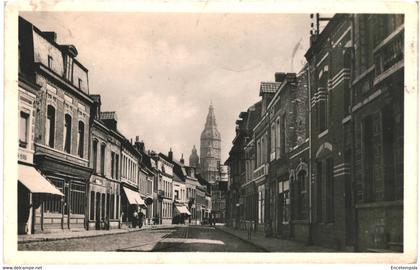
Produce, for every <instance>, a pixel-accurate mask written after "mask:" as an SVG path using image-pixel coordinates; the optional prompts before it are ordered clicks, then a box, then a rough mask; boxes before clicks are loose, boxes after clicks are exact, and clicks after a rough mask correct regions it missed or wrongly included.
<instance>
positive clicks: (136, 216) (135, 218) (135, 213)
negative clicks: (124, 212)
mask: <svg viewBox="0 0 420 270" xmlns="http://www.w3.org/2000/svg"><path fill="white" fill-rule="evenodd" d="M138 217H139V214H138V213H137V211H134V212H133V222H132V223H133V228H136V227H137V220H138Z"/></svg>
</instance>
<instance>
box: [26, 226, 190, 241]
mask: <svg viewBox="0 0 420 270" xmlns="http://www.w3.org/2000/svg"><path fill="white" fill-rule="evenodd" d="M176 226H185V225H179V224H170V225H144V226H143V227H141V228H128V227H127V228H122V229H111V230H89V231H87V230H84V229H78V230H57V231H52V232H47V233H36V234H31V235H18V244H22V243H30V242H42V241H55V240H64V239H77V238H88V237H96V236H102V235H112V234H121V233H129V232H136V231H143V230H156V229H165V228H173V227H176Z"/></svg>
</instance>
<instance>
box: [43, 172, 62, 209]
mask: <svg viewBox="0 0 420 270" xmlns="http://www.w3.org/2000/svg"><path fill="white" fill-rule="evenodd" d="M51 183H52V184H53V185H54V186H55V187H56V188H57V189H58V190H60V191H61V192H63V193H64V195H66V197H67V194H66V193H65V191H64V181H63V180H58V179H51ZM61 210H62V203H61V200H60V199H59V198H57V196H55V195H49V194H47V195H45V202H44V211H45V212H46V213H48V212H51V213H61Z"/></svg>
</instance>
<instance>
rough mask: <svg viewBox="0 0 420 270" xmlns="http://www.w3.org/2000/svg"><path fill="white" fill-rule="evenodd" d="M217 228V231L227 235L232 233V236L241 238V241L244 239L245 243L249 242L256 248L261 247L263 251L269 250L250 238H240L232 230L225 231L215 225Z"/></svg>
mask: <svg viewBox="0 0 420 270" xmlns="http://www.w3.org/2000/svg"><path fill="white" fill-rule="evenodd" d="M215 228H216V229H217V230H219V231H222V232H224V233H227V234H229V235H232V236H234V237H236V238H238V239H240V240H242V241H244V242H246V243H248V244H250V245H252V246H254V247H256V248H258V249H261V250H262V251H264V252H271V251H270V250H268V249H266V248H265V247H263V246H260V245H258V244H256V243H254V242H252V241H250V240H248V239H244V238H242V237H240V236H238V235H236V234H234V233H232V232H229V231H225V230H223V229H221V228H220V227H217V226H216V227H215Z"/></svg>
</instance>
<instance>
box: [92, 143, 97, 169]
mask: <svg viewBox="0 0 420 270" xmlns="http://www.w3.org/2000/svg"><path fill="white" fill-rule="evenodd" d="M92 162H93V163H92V165H93V172H94V173H96V172H97V171H98V141H97V140H93V143H92Z"/></svg>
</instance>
